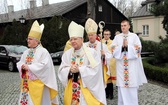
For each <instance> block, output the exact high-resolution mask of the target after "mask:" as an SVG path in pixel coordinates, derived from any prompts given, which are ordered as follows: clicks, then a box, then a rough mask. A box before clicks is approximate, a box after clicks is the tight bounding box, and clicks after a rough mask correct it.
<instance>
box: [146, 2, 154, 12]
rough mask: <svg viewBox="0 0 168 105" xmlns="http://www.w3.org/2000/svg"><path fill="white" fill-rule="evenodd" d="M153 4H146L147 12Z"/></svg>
mask: <svg viewBox="0 0 168 105" xmlns="http://www.w3.org/2000/svg"><path fill="white" fill-rule="evenodd" d="M152 5H153V3H150V4H147V11H150V10H151V9H152Z"/></svg>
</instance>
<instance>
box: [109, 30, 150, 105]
mask: <svg viewBox="0 0 168 105" xmlns="http://www.w3.org/2000/svg"><path fill="white" fill-rule="evenodd" d="M124 38H126V40H127V41H128V46H127V51H125V52H124V51H122V45H123V39H124ZM112 49H113V56H114V58H116V71H117V75H116V77H117V83H116V85H117V86H118V91H119V94H118V104H119V105H138V93H137V91H138V87H139V85H142V84H143V83H147V79H146V76H145V73H144V69H143V65H142V59H141V55H140V52H141V49H142V46H141V42H140V39H139V37H138V36H137V35H136V34H134V33H130V32H129V33H128V34H126V35H125V34H123V33H121V34H118V35H116V36H115V38H114V40H113V42H112ZM124 54H125V55H126V60H124ZM124 61H127V62H126V64H128V66H126V68H125V67H124ZM125 70H127V71H128V73H127V72H125ZM125 73H126V74H125ZM127 75H128V76H127ZM125 76H127V77H125ZM125 80H126V81H127V82H125ZM125 83H128V84H127V86H128V87H125V86H126V85H125Z"/></svg>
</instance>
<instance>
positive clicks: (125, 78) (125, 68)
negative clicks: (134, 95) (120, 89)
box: [123, 35, 129, 88]
mask: <svg viewBox="0 0 168 105" xmlns="http://www.w3.org/2000/svg"><path fill="white" fill-rule="evenodd" d="M127 37H128V36H127V35H124V39H125V40H127ZM123 53H124V56H123V61H124V65H123V66H124V87H126V88H127V87H129V71H128V59H127V51H124V52H123Z"/></svg>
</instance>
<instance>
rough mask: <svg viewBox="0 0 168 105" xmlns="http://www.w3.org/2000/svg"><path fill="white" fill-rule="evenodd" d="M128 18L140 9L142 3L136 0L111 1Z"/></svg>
mask: <svg viewBox="0 0 168 105" xmlns="http://www.w3.org/2000/svg"><path fill="white" fill-rule="evenodd" d="M109 1H110V2H111V3H112V4H113V5H114V6H115V7H116V8H117V9H118V10H119V11H120V12H121V13H123V14H124V15H125V16H126V17H130V16H132V14H133V13H134V12H135V11H136V10H137V9H138V8H139V7H140V1H135V0H109Z"/></svg>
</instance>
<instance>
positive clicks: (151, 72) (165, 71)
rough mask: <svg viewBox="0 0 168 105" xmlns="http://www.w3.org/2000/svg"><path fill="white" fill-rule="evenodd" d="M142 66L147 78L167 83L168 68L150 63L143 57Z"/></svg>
mask: <svg viewBox="0 0 168 105" xmlns="http://www.w3.org/2000/svg"><path fill="white" fill-rule="evenodd" d="M143 66H144V71H145V74H146V76H147V78H149V79H152V80H156V81H161V82H164V83H168V68H161V67H158V66H154V65H151V64H149V63H148V60H147V59H143Z"/></svg>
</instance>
